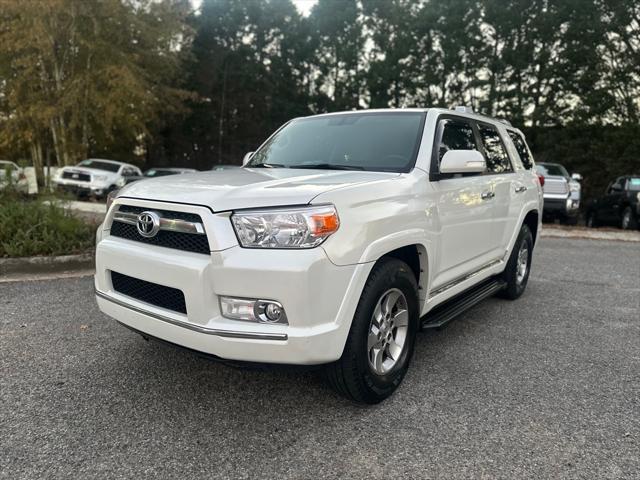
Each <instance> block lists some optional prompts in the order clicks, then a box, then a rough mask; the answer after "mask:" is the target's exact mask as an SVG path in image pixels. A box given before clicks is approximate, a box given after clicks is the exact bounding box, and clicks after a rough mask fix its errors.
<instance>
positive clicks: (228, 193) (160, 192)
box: [118, 168, 399, 212]
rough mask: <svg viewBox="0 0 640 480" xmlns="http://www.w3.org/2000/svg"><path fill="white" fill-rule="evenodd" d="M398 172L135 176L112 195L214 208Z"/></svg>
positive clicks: (283, 201)
mask: <svg viewBox="0 0 640 480" xmlns="http://www.w3.org/2000/svg"><path fill="white" fill-rule="evenodd" d="M398 175H399V174H397V173H388V172H360V171H342V170H340V171H337V170H306V169H294V168H273V169H267V168H235V169H229V170H219V171H212V172H200V173H187V174H182V175H171V176H167V177H160V178H154V179H149V180H140V181H137V182H134V183H132V184H130V185H127V186H126V187H124V188H123V189H122V190H120V194H119V195H118V196H119V197H128V198H140V199H146V200H158V201H163V202H177V203H189V204H192V205H204V206H207V207H209V208H211V209H212V210H213V211H216V212H220V211H225V210H233V209H239V208H257V207H272V206H285V205H304V204H307V203H309V202H310V201H311V200H312V199H313V198H314V197H316V196H317V195H319V194H321V193H325V192H327V191H329V190H334V189H336V188H341V187H348V186H351V185H356V184H361V183H367V182H374V181H377V180H384V179H390V178H394V177H397V176H398Z"/></svg>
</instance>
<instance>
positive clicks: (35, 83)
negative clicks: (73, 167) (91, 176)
mask: <svg viewBox="0 0 640 480" xmlns="http://www.w3.org/2000/svg"><path fill="white" fill-rule="evenodd" d="M189 8H190V5H189V3H188V1H187V0H162V1H154V0H128V1H121V0H103V1H100V0H30V1H29V2H23V1H20V0H0V11H2V17H3V18H2V28H1V30H0V58H1V59H2V63H3V65H4V67H3V69H2V72H3V74H4V76H3V78H4V92H5V108H6V110H5V111H6V112H7V113H6V121H4V122H2V124H1V125H0V128H2V130H1V131H0V135H2V136H3V137H5V138H6V137H7V136H13V135H15V134H16V132H20V133H21V136H22V137H23V138H24V139H25V141H26V142H27V143H29V144H30V150H31V152H32V159H33V161H34V164H36V165H37V164H38V162H41V158H40V159H38V158H37V155H35V154H34V152H36V151H41V150H42V146H43V145H44V144H47V143H48V142H49V141H51V143H52V145H53V148H54V150H55V154H56V159H57V162H58V164H59V165H69V164H72V163H75V162H77V161H78V160H79V159H81V158H83V157H86V156H87V155H88V153H89V152H90V151H92V150H95V147H99V148H101V149H102V150H106V149H108V148H109V146H116V145H117V146H119V147H120V148H122V146H125V145H128V146H129V152H131V151H132V150H133V146H135V145H136V143H139V142H140V140H141V139H143V138H144V136H145V135H148V134H149V127H150V125H151V124H152V123H153V122H154V121H156V120H157V119H158V118H159V117H160V114H161V113H163V112H167V111H170V110H172V109H177V108H179V106H180V100H181V98H182V97H183V96H184V95H185V92H183V91H181V90H179V89H176V88H173V87H171V86H169V85H170V83H171V81H172V79H173V78H174V76H175V75H176V74H177V72H178V69H179V61H178V60H179V56H180V50H181V47H182V46H183V45H184V44H185V42H186V41H187V40H188V31H187V30H185V28H184V23H183V18H184V16H185V15H186V13H187V12H188V9H189Z"/></svg>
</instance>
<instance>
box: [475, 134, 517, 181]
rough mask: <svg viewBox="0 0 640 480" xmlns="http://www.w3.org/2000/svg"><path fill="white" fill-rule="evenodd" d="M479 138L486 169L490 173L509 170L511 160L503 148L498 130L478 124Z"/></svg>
mask: <svg viewBox="0 0 640 480" xmlns="http://www.w3.org/2000/svg"><path fill="white" fill-rule="evenodd" d="M478 128H479V129H480V138H482V145H483V146H484V151H485V154H486V160H487V171H488V172H490V173H504V172H510V171H511V162H509V156H508V155H507V150H506V149H505V148H504V144H503V143H502V139H501V138H500V134H499V133H498V130H496V129H495V128H494V127H492V126H490V125H484V124H480V125H478Z"/></svg>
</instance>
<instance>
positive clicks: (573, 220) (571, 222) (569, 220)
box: [560, 215, 578, 226]
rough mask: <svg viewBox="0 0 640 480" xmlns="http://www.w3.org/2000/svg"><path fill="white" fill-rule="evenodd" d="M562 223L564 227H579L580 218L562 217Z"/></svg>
mask: <svg viewBox="0 0 640 480" xmlns="http://www.w3.org/2000/svg"><path fill="white" fill-rule="evenodd" d="M560 223H561V224H562V225H569V226H574V225H577V224H578V216H577V215H576V216H575V217H571V216H566V217H561V218H560Z"/></svg>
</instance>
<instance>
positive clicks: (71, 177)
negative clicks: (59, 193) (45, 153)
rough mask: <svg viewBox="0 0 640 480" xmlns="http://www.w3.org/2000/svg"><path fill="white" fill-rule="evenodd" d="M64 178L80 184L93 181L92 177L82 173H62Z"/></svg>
mask: <svg viewBox="0 0 640 480" xmlns="http://www.w3.org/2000/svg"><path fill="white" fill-rule="evenodd" d="M62 178H64V179H65V180H77V181H79V182H90V181H91V175H89V174H88V173H82V172H73V171H71V172H68V171H66V172H62Z"/></svg>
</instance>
